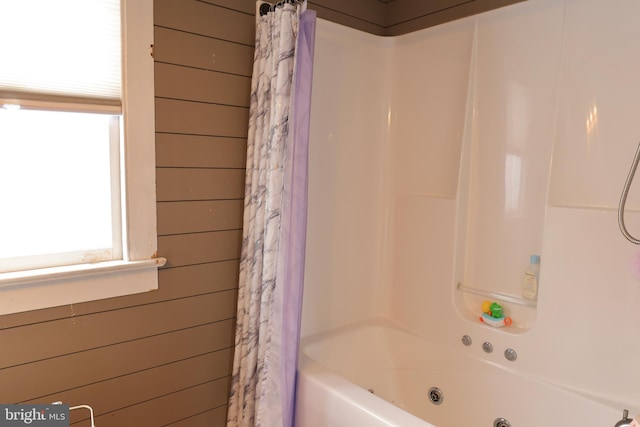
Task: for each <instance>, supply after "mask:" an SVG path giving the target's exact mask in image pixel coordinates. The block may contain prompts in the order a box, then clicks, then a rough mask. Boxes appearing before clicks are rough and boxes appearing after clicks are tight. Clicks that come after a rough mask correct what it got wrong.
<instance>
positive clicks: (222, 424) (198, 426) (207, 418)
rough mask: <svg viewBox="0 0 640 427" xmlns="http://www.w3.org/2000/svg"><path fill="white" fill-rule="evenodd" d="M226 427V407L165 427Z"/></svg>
mask: <svg viewBox="0 0 640 427" xmlns="http://www.w3.org/2000/svg"><path fill="white" fill-rule="evenodd" d="M226 425H227V407H226V406H220V407H218V408H216V409H212V410H210V411H206V412H203V413H202V414H198V415H195V416H193V417H189V418H187V419H184V420H180V421H176V422H175V423H171V424H169V425H168V426H167V427H203V426H207V427H226Z"/></svg>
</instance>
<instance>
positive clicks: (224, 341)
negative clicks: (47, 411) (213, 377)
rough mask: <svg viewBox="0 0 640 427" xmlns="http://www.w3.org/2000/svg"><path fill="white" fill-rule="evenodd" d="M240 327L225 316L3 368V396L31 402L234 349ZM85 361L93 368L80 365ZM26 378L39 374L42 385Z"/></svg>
mask: <svg viewBox="0 0 640 427" xmlns="http://www.w3.org/2000/svg"><path fill="white" fill-rule="evenodd" d="M234 327H235V324H234V322H233V320H223V321H219V322H215V323H209V324H205V325H201V326H195V327H193V328H189V329H182V330H178V331H174V332H169V333H164V334H159V335H154V336H150V337H146V338H142V339H139V340H134V341H127V342H122V343H118V344H114V345H109V346H104V347H98V348H94V349H91V350H87V351H81V352H76V353H72V354H68V355H64V356H61V357H54V358H49V359H44V360H40V361H37V362H34V363H30V364H25V365H20V366H16V367H14V368H12V369H4V370H0V384H11V385H12V386H11V387H10V388H9V387H1V388H0V402H5V403H8V402H26V401H28V400H32V399H35V398H40V397H42V396H46V395H55V393H59V392H61V391H64V390H71V389H74V388H76V387H81V386H83V385H85V384H93V383H97V382H102V381H105V380H109V379H110V378H116V377H120V376H123V375H130V374H132V373H135V372H138V371H143V370H147V369H150V368H153V367H156V366H161V365H166V364H169V363H171V362H174V361H176V360H185V359H189V358H192V357H194V356H199V355H202V354H206V353H211V352H214V351H219V350H225V349H226V350H225V351H227V352H229V353H231V352H232V347H233V345H234ZM83 366H92V367H93V369H78V367H83ZM218 368H219V369H222V368H224V369H226V365H224V364H220V365H219V366H218ZM70 372H73V373H74V375H69V373H70ZM222 375H225V374H221V375H220V376H222ZM25 378H37V379H38V383H37V386H36V387H35V388H34V385H33V384H30V383H29V382H27V381H24V379H25ZM53 400H59V399H53Z"/></svg>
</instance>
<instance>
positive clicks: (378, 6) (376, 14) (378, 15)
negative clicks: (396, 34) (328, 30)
mask: <svg viewBox="0 0 640 427" xmlns="http://www.w3.org/2000/svg"><path fill="white" fill-rule="evenodd" d="M308 4H309V9H312V10H315V8H316V6H321V7H323V8H326V9H330V10H333V11H336V12H339V13H341V14H343V15H345V16H351V17H354V18H357V19H359V20H361V21H363V22H368V23H370V24H374V25H376V26H379V27H385V26H386V21H387V18H386V12H387V8H386V5H385V4H384V3H381V2H378V1H371V0H350V1H343V0H308Z"/></svg>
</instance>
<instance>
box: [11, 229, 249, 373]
mask: <svg viewBox="0 0 640 427" xmlns="http://www.w3.org/2000/svg"><path fill="white" fill-rule="evenodd" d="M234 233H237V232H234ZM229 258H233V257H229ZM235 298H236V292H235V291H234V290H229V291H222V292H217V293H213V294H205V295H199V296H195V297H189V298H181V299H177V300H171V301H166V302H161V303H155V304H148V305H143V306H137V307H131V308H124V309H119V310H112V311H107V312H102V313H95V314H88V315H84V316H76V317H74V318H71V319H62V320H54V321H51V322H46V323H38V324H34V325H28V326H23V327H20V328H13V329H7V330H4V331H2V334H1V335H0V341H1V342H2V343H3V351H2V352H1V353H0V369H3V368H7V367H11V366H17V365H21V364H24V363H30V362H35V361H39V360H42V359H46V358H49V357H57V356H62V355H65V354H71V353H74V352H78V351H86V350H89V349H92V348H96V347H100V346H105V345H112V344H117V343H121V342H125V341H129V340H135V339H140V338H144V337H148V336H152V335H157V334H161V333H166V332H169V331H176V330H179V329H184V328H190V327H194V326H199V325H204V324H207V323H212V322H216V321H220V320H226V319H231V318H233V317H235V308H234V307H235Z"/></svg>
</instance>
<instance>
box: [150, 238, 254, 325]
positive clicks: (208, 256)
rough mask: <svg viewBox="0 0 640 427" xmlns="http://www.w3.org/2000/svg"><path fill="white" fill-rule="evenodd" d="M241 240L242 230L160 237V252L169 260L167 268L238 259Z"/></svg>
mask: <svg viewBox="0 0 640 427" xmlns="http://www.w3.org/2000/svg"><path fill="white" fill-rule="evenodd" d="M241 238H242V230H228V231H214V232H208V233H193V234H177V235H171V236H160V237H158V252H159V253H160V254H161V255H162V256H164V257H166V258H167V260H168V261H167V264H166V266H167V267H179V266H182V265H193V264H203V263H207V262H216V261H224V260H229V259H236V258H239V257H240V243H241ZM234 314H235V313H234Z"/></svg>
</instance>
